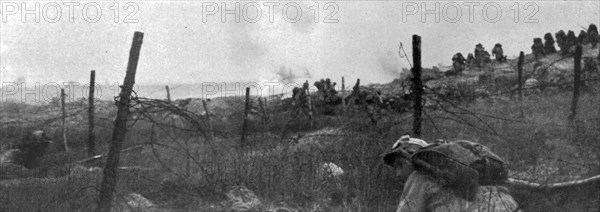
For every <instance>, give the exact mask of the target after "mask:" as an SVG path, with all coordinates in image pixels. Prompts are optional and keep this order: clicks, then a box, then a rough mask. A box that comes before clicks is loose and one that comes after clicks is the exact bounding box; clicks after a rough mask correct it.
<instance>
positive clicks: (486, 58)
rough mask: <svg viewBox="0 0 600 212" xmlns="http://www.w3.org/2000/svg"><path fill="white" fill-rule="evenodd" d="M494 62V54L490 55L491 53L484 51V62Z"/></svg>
mask: <svg viewBox="0 0 600 212" xmlns="http://www.w3.org/2000/svg"><path fill="white" fill-rule="evenodd" d="M491 62H492V56H491V55H490V53H489V52H488V51H483V63H484V64H485V63H491Z"/></svg>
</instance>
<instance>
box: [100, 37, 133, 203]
mask: <svg viewBox="0 0 600 212" xmlns="http://www.w3.org/2000/svg"><path fill="white" fill-rule="evenodd" d="M143 40H144V33H142V32H135V33H134V34H133V41H132V44H131V50H130V51H129V62H128V63H127V73H126V75H125V80H124V82H123V86H122V87H121V93H120V94H119V101H118V102H117V107H118V110H117V119H116V121H115V128H114V129H113V135H112V141H111V143H110V149H109V151H108V155H107V159H106V165H105V167H104V170H103V177H102V184H101V186H100V196H99V199H98V209H97V211H99V212H109V211H110V209H111V202H112V198H113V193H114V191H115V186H116V184H117V167H118V166H119V158H120V154H119V152H120V151H121V148H122V146H123V141H124V140H125V134H126V133H127V118H128V117H129V103H130V101H131V99H130V96H131V93H132V90H133V85H134V84H135V72H136V69H137V65H138V60H139V57H140V49H141V48H142V41H143Z"/></svg>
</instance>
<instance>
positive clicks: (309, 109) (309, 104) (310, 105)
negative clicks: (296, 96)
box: [306, 80, 315, 129]
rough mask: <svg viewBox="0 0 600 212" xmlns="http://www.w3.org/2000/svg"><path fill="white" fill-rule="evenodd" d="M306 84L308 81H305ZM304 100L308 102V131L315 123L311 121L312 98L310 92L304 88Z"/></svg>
mask: <svg viewBox="0 0 600 212" xmlns="http://www.w3.org/2000/svg"><path fill="white" fill-rule="evenodd" d="M306 83H308V80H306ZM306 99H307V100H308V119H309V120H310V129H313V127H314V125H315V123H314V120H313V107H312V100H311V99H312V98H311V97H310V91H309V89H308V88H306Z"/></svg>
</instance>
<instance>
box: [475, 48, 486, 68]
mask: <svg viewBox="0 0 600 212" xmlns="http://www.w3.org/2000/svg"><path fill="white" fill-rule="evenodd" d="M484 52H485V49H484V48H483V45H481V43H478V44H477V45H475V52H474V53H475V63H476V64H477V66H478V67H481V65H482V64H483V61H484Z"/></svg>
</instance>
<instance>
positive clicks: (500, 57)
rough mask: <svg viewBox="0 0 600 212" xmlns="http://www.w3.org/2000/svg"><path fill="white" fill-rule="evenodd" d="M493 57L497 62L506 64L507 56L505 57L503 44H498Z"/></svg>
mask: <svg viewBox="0 0 600 212" xmlns="http://www.w3.org/2000/svg"><path fill="white" fill-rule="evenodd" d="M492 55H493V56H496V62H499V63H502V62H506V56H504V51H503V50H502V44H500V43H497V44H496V45H494V49H492Z"/></svg>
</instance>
